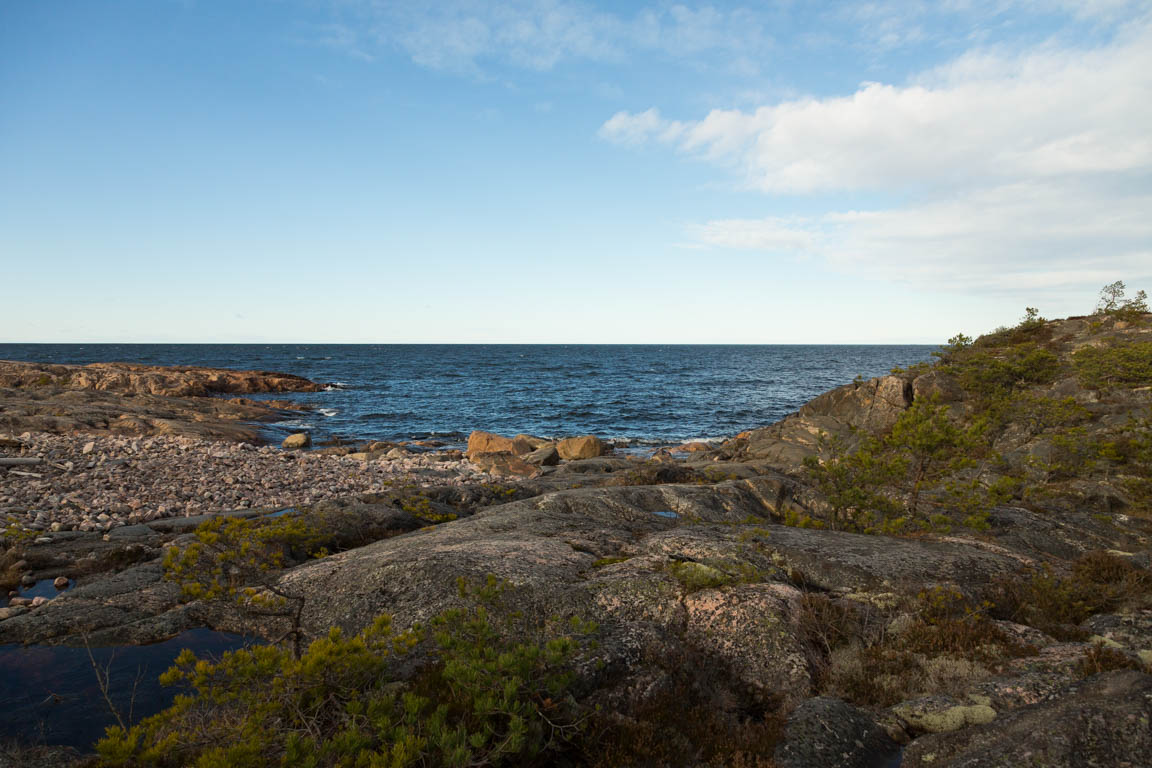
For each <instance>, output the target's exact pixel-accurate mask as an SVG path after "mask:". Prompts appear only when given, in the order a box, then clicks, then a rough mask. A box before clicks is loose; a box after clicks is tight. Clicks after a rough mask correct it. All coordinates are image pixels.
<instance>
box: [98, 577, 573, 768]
mask: <svg viewBox="0 0 1152 768" xmlns="http://www.w3.org/2000/svg"><path fill="white" fill-rule="evenodd" d="M503 589H504V585H501V584H499V583H498V582H496V581H495V580H494V579H492V578H491V577H490V578H489V580H488V582H487V583H486V584H484V585H480V586H474V585H467V584H462V586H461V591H462V594H465V595H466V596H468V597H469V598H470V604H469V607H468V608H465V609H457V610H449V611H445V612H444V613H441V614H439V615H438V616H437V617H435V618H434V619H433V620H432V621H431V622H430V624H429V626H428V627H427V628H421V627H418V626H417V627H413V628H411V629H409V630H404V631H397V630H396V629H395V628H394V627H393V625H392V622H391V620H390V618H389V617H388V616H381V617H379V618H377V619H376V621H374V622H373V623H372V625H371V626H369V627H368V628H367V629H365V630H364V631H362V632H360V633H358V634H356V635H354V636H352V637H346V636H344V635H343V634H342V633H341V632H340V631H339V630H337V629H333V630H332V631H331V632H330V633H329V635H328V636H327V637H325V638H322V639H320V640H316V641H315V642H313V643H312V644H311V645H310V646H309V647H308V649H307V651H306V652H305V653H304V654H303V655H302V656H301V657H299V658H296V657H295V656H293V655H292V654H291V653H289V652H287V651H285V650H283V649H281V648H278V647H275V646H257V647H253V648H250V649H246V650H239V651H234V652H231V653H227V654H225V655H224V656H223V658H221V660H220V661H218V662H215V663H213V662H209V661H204V660H197V659H196V657H195V656H194V655H193V654H192V653H191V652H190V651H184V652H183V653H182V654H181V655H180V657H179V658H178V659H177V661H176V665H175V666H174V667H173V668H172V669H170V670H168V672H166V673H165V674H164V676H163V677H162V681H163V682H165V683H168V684H176V683H182V684H185V685H187V686H189V687H190V689H191V694H190V695H181V696H178V697H177V699H176V702H175V704H173V706H172V707H170V708H169V709H167V710H165V711H163V712H161V713H160V714H158V715H155V716H153V717H150V718H147V719H146V720H144V721H142V722H141V723H140V724H138V725H136V726H133V727H132V728H130V729H128V730H127V731H125V730H124V729H122V728H118V727H114V728H110V729H108V734H107V736H106V737H105V738H103V739H101V740H100V742H99V743H98V744H97V752H98V754H99V761H98V765H100V766H108V767H109V768H111V767H112V766H156V767H157V768H167V767H168V766H195V767H196V768H226V767H227V768H246V767H248V766H251V767H252V768H255V767H256V766H267V765H291V766H310V767H312V768H328V767H329V766H332V767H335V766H366V767H368V768H376V767H378V766H388V767H389V768H402V767H404V766H422V767H423V766H454V767H458V768H463V766H485V765H493V766H495V765H510V764H514V765H545V764H548V760H547V758H546V755H548V754H549V753H552V752H555V751H556V750H558V749H561V748H562V747H564V745H565V744H566V743H567V742H568V741H569V740H570V739H571V738H572V737H573V736H574V735H576V733H577V732H578V731H579V727H578V721H579V715H580V711H579V707H578V705H577V704H576V703H575V701H574V699H573V697H572V690H573V684H574V681H575V676H574V673H573V665H574V664H575V663H576V662H577V661H578V660H579V659H581V658H583V656H584V654H586V653H587V652H588V651H589V650H591V649H592V648H593V647H594V643H592V642H591V640H590V636H591V634H592V633H594V632H595V630H596V628H595V626H594V625H590V624H585V623H583V622H581V621H578V620H572V621H570V622H568V623H566V624H565V625H564V627H563V628H562V629H558V628H555V627H554V628H551V631H541V632H539V633H536V634H535V635H533V634H532V633H525V632H524V631H523V628H522V627H520V628H519V630H520V631H517V632H515V633H513V632H508V631H501V628H500V627H499V626H498V621H497V619H496V614H495V613H493V612H490V610H489V608H490V607H493V606H495V605H496V601H497V600H498V599H499V597H500V593H501V592H502V591H503ZM513 634H515V635H517V636H518V639H510V636H511V635H513ZM421 658H427V659H428V661H426V662H424V663H422V664H421V663H419V659H421ZM413 664H417V666H418V671H417V672H415V673H414V674H410V675H407V676H406V675H405V674H404V671H405V668H406V667H411V666H412V665H413Z"/></svg>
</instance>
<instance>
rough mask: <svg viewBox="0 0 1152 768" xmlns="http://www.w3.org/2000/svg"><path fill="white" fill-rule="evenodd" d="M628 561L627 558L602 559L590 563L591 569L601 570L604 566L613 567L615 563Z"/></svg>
mask: <svg viewBox="0 0 1152 768" xmlns="http://www.w3.org/2000/svg"><path fill="white" fill-rule="evenodd" d="M628 559H629V558H627V557H602V558H600V559H599V560H597V561H596V562H594V563H592V567H593V568H603V567H604V566H606V565H615V564H616V563H622V562H624V561H625V560H628Z"/></svg>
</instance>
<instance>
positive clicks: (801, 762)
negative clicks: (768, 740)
mask: <svg viewBox="0 0 1152 768" xmlns="http://www.w3.org/2000/svg"><path fill="white" fill-rule="evenodd" d="M898 751H899V746H898V745H897V744H896V742H895V741H893V740H892V739H891V737H890V736H889V735H888V733H887V732H886V731H885V730H884V729H883V728H882V727H881V726H880V725H878V724H877V723H876V721H875V719H874V718H873V717H872V715H870V714H869V713H867V712H865V711H864V710H861V709H858V708H857V707H854V706H852V705H851V704H848V703H845V702H843V701H840V700H838V699H832V698H827V697H817V698H813V699H808V700H807V701H805V702H803V703H802V704H801V705H800V706H798V707H797V708H796V709H795V710H794V711H793V712H792V714H791V716H789V718H788V725H787V728H786V729H785V733H784V738H783V740H782V741H781V743H780V745H779V746H777V748H776V752H775V754H774V755H773V759H774V761H775V764H776V766H777V768H875V766H883V765H886V764H888V763H889V762H891V760H892V758H893V757H894V756H895V755H896V754H898Z"/></svg>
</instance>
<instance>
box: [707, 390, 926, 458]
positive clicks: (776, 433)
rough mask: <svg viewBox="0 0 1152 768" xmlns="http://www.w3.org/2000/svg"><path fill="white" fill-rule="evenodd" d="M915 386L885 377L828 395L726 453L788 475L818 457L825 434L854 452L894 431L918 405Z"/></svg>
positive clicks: (743, 439)
mask: <svg viewBox="0 0 1152 768" xmlns="http://www.w3.org/2000/svg"><path fill="white" fill-rule="evenodd" d="M912 398H913V395H912V382H911V381H909V380H908V379H907V378H903V377H900V376H884V377H882V378H878V379H869V380H868V381H862V382H853V383H851V384H845V385H844V386H842V387H837V388H836V389H833V390H832V391H830V392H825V393H824V394H823V395H820V396H819V397H817V398H816V399H814V400H812V401H811V402H809V403H807V404H806V405H804V406H803V407H802V408H801V409H800V410H799V411H797V412H796V413H794V414H792V415H791V416H788V417H786V418H784V419H783V420H782V421H779V422H777V423H775V424H773V425H771V426H768V427H763V428H761V429H754V430H751V431H749V432H748V433H747V435H745V436H744V437H737V438H735V439H733V440H731V441H729V442H728V443H727V444H726V445H725V448H726V449H727V450H728V451H729V452H730V453H733V454H735V455H736V456H737V457H739V458H741V459H743V460H749V459H758V460H764V461H767V462H769V463H771V464H773V465H774V466H778V467H780V468H784V469H790V470H796V469H799V468H800V467H801V466H802V464H803V462H804V459H805V458H807V457H808V456H815V455H816V454H817V452H818V448H819V445H820V436H821V434H826V435H827V436H828V437H829V438H840V439H842V440H844V441H845V442H846V444H847V445H849V446H851V445H853V444H854V443H855V441H856V435H857V433H859V434H865V433H869V432H882V431H884V430H886V429H889V428H890V427H891V426H892V425H893V424H895V423H896V420H897V419H898V418H900V414H901V413H903V412H904V410H905V409H906V408H907V407H908V406H909V405H911V404H912Z"/></svg>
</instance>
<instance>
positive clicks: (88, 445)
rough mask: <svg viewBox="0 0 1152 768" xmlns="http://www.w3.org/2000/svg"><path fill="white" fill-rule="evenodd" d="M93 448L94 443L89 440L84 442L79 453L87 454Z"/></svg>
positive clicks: (94, 446)
mask: <svg viewBox="0 0 1152 768" xmlns="http://www.w3.org/2000/svg"><path fill="white" fill-rule="evenodd" d="M95 448H96V443H94V442H92V441H91V440H89V441H88V442H87V443H84V447H83V448H81V449H80V453H82V454H85V455H87V454H89V453H92V451H93V450H95Z"/></svg>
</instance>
